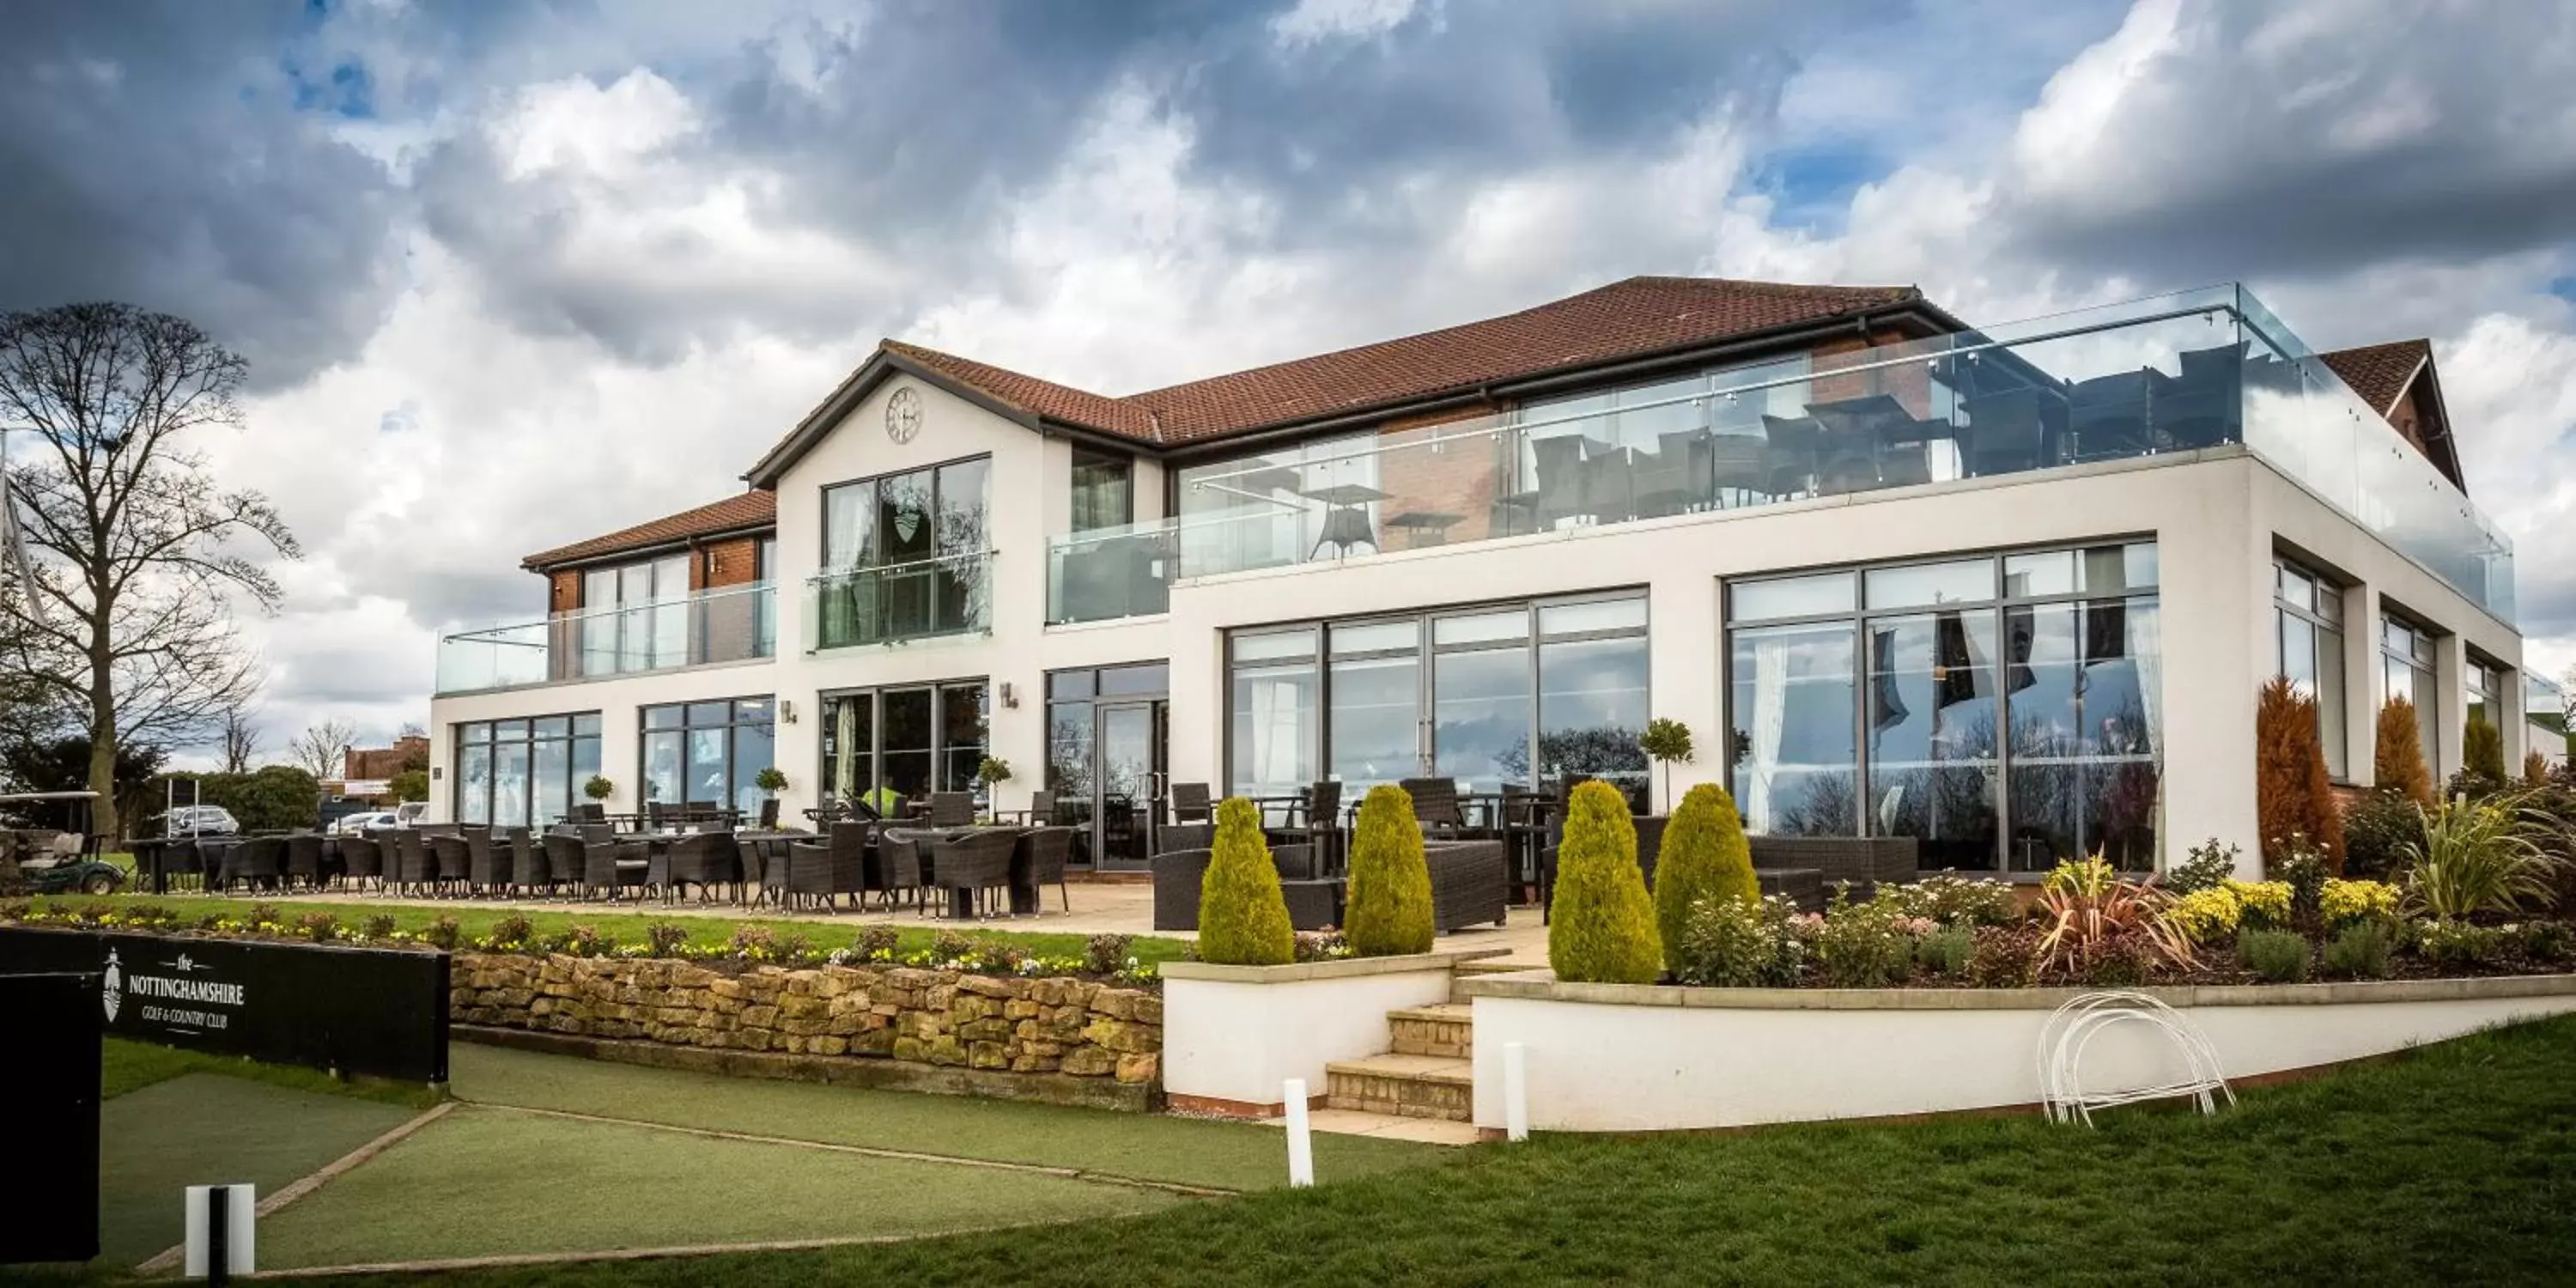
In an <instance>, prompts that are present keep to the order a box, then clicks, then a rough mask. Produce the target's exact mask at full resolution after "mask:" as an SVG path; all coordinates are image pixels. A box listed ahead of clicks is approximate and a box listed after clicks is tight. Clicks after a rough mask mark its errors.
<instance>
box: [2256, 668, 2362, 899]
mask: <svg viewBox="0 0 2576 1288" xmlns="http://www.w3.org/2000/svg"><path fill="white" fill-rule="evenodd" d="M2254 813H2255V823H2256V825H2257V826H2258V827H2260V828H2261V829H2262V832H2263V837H2262V840H2263V862H2264V868H2265V870H2266V871H2269V870H2270V869H2271V867H2272V865H2274V864H2277V863H2279V862H2280V861H2281V860H2282V859H2283V858H2285V857H2287V856H2288V852H2289V844H2290V838H2291V837H2292V836H2293V835H2298V836H2304V837H2306V838H2307V841H2308V844H2310V845H2312V846H2315V847H2316V848H2317V849H2318V850H2319V851H2320V852H2322V853H2323V854H2324V855H2325V856H2326V863H2327V866H2328V867H2329V868H2330V869H2331V870H2332V871H2334V872H2336V873H2341V872H2342V871H2343V810H2342V808H2341V807H2340V806H2338V805H2337V804H2336V803H2335V799H2334V784H2333V782H2332V780H2330V779H2329V778H2327V776H2326V749H2325V744H2324V743H2322V742H2320V741H2318V739H2317V704H2316V701H2315V699H2313V698H2308V697H2305V696H2302V695H2301V694H2300V693H2299V691H2298V689H2297V688H2295V687H2293V686H2292V685H2291V683H2290V681H2289V679H2288V678H2287V677H2284V676H2275V677H2273V679H2272V681H2271V682H2270V683H2268V684H2266V685H2264V686H2263V692H2262V694H2261V696H2260V697H2259V698H2257V699H2256V701H2255V704H2254Z"/></svg>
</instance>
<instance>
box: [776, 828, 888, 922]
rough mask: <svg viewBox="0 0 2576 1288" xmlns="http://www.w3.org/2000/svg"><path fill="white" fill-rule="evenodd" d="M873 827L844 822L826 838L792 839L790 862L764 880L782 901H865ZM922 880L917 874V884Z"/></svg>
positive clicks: (830, 904)
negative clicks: (869, 838) (816, 839)
mask: <svg viewBox="0 0 2576 1288" xmlns="http://www.w3.org/2000/svg"><path fill="white" fill-rule="evenodd" d="M872 830H873V825H871V824H868V823H861V822H854V821H853V822H840V823H834V824H833V825H832V831H831V834H830V836H829V837H828V838H827V839H826V840H822V841H794V842H790V843H789V844H788V846H787V862H786V863H784V864H781V865H779V866H778V867H774V868H771V869H770V870H769V871H768V872H766V873H764V874H763V876H762V879H763V881H764V882H765V883H766V884H767V886H768V888H769V889H770V890H771V891H773V892H775V893H776V894H777V896H778V898H779V901H780V902H781V903H782V904H783V903H787V902H790V901H792V900H795V899H798V898H811V899H818V900H821V901H822V903H823V905H824V906H825V907H833V906H835V903H834V901H835V900H837V899H839V898H840V897H841V896H842V895H849V896H851V898H853V899H854V900H857V901H859V902H861V903H862V904H864V903H865V901H866V899H867V893H868V835H869V833H870V832H871V831H872ZM919 883H920V882H919V879H918V877H916V878H915V880H914V884H916V885H918V884H919Z"/></svg>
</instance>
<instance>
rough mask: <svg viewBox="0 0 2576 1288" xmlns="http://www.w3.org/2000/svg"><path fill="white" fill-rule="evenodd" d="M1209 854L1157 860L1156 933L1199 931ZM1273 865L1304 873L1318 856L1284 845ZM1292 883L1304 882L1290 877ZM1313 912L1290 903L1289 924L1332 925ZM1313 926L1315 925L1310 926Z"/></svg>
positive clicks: (1435, 873) (1176, 853) (1325, 915)
mask: <svg viewBox="0 0 2576 1288" xmlns="http://www.w3.org/2000/svg"><path fill="white" fill-rule="evenodd" d="M1212 854H1213V852H1212V851H1209V850H1166V851H1164V852H1163V853H1161V854H1157V855H1155V856H1154V929H1156V930H1196V929H1198V928H1199V888H1200V886H1201V884H1202V883H1204V882H1205V881H1206V880H1207V869H1208V860H1209V859H1210V857H1211V856H1212ZM1270 861H1271V863H1272V864H1273V865H1274V866H1276V867H1278V868H1279V869H1281V871H1283V872H1296V873H1303V872H1306V871H1308V870H1309V869H1310V868H1311V866H1312V864H1313V863H1314V861H1315V856H1314V852H1313V851H1312V850H1310V849H1308V848H1307V847H1305V846H1302V845H1282V846H1279V847H1277V848H1275V849H1273V850H1271V851H1270ZM1285 879H1288V880H1303V878H1302V877H1288V878H1285ZM1431 879H1432V898H1433V902H1434V915H1435V916H1436V915H1437V903H1438V899H1439V881H1440V876H1439V869H1437V868H1434V869H1433V870H1432V878H1431ZM1308 911H1309V910H1308V909H1307V907H1306V906H1305V905H1304V904H1303V903H1302V902H1300V901H1297V900H1291V901H1290V902H1289V917H1290V920H1289V924H1290V925H1292V926H1294V927H1296V928H1297V929H1299V930H1321V929H1323V928H1324V927H1325V926H1326V925H1328V924H1330V923H1331V920H1332V918H1331V915H1330V913H1329V912H1328V911H1322V910H1317V911H1318V914H1319V915H1307V916H1301V915H1300V914H1303V913H1307V912H1308ZM1310 923H1311V924H1310Z"/></svg>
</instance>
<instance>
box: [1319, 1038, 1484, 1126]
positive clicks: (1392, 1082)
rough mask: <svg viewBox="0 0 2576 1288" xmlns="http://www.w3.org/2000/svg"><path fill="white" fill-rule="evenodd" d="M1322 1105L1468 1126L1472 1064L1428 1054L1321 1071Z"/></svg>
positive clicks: (1343, 1063) (1472, 1106)
mask: <svg viewBox="0 0 2576 1288" xmlns="http://www.w3.org/2000/svg"><path fill="white" fill-rule="evenodd" d="M1324 1074H1325V1079H1326V1092H1327V1098H1326V1104H1327V1105H1328V1106H1330V1107H1331V1108H1334V1109H1356V1110H1360V1111H1362V1112H1366V1113H1374V1114H1392V1115H1395V1116H1396V1117H1399V1118H1440V1119H1446V1120H1448V1121H1451V1122H1470V1121H1473V1120H1474V1118H1475V1111H1476V1077H1475V1065H1474V1063H1473V1062H1471V1061H1468V1060H1463V1059H1454V1058H1448V1057H1442V1056H1431V1055H1398V1054H1396V1053H1394V1052H1392V1051H1390V1052H1388V1053H1386V1054H1385V1055H1373V1056H1366V1057H1363V1058H1361V1059H1358V1060H1335V1061H1333V1062H1331V1063H1329V1064H1327V1065H1325V1066H1324Z"/></svg>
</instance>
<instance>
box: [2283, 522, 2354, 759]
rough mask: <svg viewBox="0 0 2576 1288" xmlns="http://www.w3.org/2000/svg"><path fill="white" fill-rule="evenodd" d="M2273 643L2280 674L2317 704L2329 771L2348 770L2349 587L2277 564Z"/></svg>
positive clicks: (2288, 564) (2319, 732) (2291, 565)
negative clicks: (2346, 673) (2345, 669)
mask: <svg viewBox="0 0 2576 1288" xmlns="http://www.w3.org/2000/svg"><path fill="white" fill-rule="evenodd" d="M2272 583H2273V588H2274V589H2273V600H2272V618H2273V636H2272V638H2273V644H2274V647H2275V648H2276V650H2277V654H2276V660H2277V662H2278V664H2279V673H2280V674H2281V675H2284V676H2286V677H2288V678H2289V681H2290V684H2291V686H2292V687H2294V688H2296V689H2297V690H2298V691H2299V694H2300V696H2302V697H2306V698H2312V699H2314V700H2315V701H2316V704H2317V739H2318V741H2320V742H2322V743H2324V744H2325V749H2326V772H2327V773H2328V774H2331V775H2333V776H2334V777H2335V778H2336V779H2337V780H2342V779H2345V778H2347V777H2349V776H2350V775H2349V774H2348V773H2347V772H2346V763H2345V762H2346V759H2347V757H2346V754H2345V750H2346V749H2345V746H2344V742H2345V739H2344V683H2343V590H2342V588H2340V587H2338V586H2336V585H2335V584H2334V583H2333V582H2330V581H2327V580H2326V579H2325V578H2323V577H2320V576H2318V575H2316V574H2315V573H2312V572H2309V571H2308V570H2307V569H2305V568H2302V567H2300V566H2299V565H2297V564H2294V563H2291V562H2289V561H2288V560H2276V561H2274V563H2273V565H2272Z"/></svg>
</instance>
